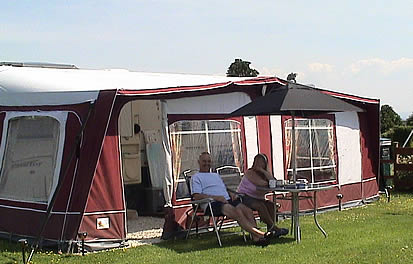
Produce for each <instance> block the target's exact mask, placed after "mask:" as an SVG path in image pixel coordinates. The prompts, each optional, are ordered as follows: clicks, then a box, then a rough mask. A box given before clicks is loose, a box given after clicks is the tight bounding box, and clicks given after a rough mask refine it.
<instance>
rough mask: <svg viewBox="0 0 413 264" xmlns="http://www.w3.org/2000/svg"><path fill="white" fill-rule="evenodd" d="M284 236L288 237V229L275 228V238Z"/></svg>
mask: <svg viewBox="0 0 413 264" xmlns="http://www.w3.org/2000/svg"><path fill="white" fill-rule="evenodd" d="M285 235H288V229H287V228H277V229H276V230H275V231H274V236H275V237H276V238H279V237H280V236H285Z"/></svg>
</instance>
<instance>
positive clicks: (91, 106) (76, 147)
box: [27, 101, 95, 263]
mask: <svg viewBox="0 0 413 264" xmlns="http://www.w3.org/2000/svg"><path fill="white" fill-rule="evenodd" d="M94 108H95V101H92V102H90V104H89V111H88V113H87V116H86V119H85V122H84V123H83V125H82V127H81V128H80V131H79V134H78V135H77V136H76V139H75V144H74V145H73V146H74V147H73V148H72V152H71V153H70V156H69V162H68V164H67V166H66V168H65V169H64V170H62V171H63V175H62V176H61V179H60V177H59V180H58V183H57V186H56V189H55V191H54V193H53V196H52V199H51V200H50V203H49V205H48V206H47V211H46V218H45V219H44V221H43V223H42V227H41V228H40V232H39V234H38V235H37V237H36V240H35V243H34V244H33V245H32V251H31V252H30V255H29V257H28V258H27V263H29V262H30V261H31V260H32V257H33V255H34V252H35V251H36V249H37V248H38V247H39V243H40V240H41V237H42V234H43V232H44V230H45V229H46V225H47V223H48V222H49V219H50V216H51V215H52V214H51V213H52V209H53V206H54V204H55V202H56V198H57V195H58V194H59V191H60V189H61V188H62V183H63V182H64V179H65V177H66V174H67V172H68V171H69V168H70V164H71V163H72V160H73V158H74V157H75V156H76V154H78V153H79V152H80V151H79V148H80V146H79V143H80V140H81V138H82V134H83V131H84V130H85V128H86V124H87V122H88V121H89V117H90V115H91V113H92V111H93V109H94Z"/></svg>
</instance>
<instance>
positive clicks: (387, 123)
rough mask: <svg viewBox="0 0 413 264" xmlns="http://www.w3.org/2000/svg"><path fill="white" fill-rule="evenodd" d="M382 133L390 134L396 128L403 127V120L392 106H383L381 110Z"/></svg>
mask: <svg viewBox="0 0 413 264" xmlns="http://www.w3.org/2000/svg"><path fill="white" fill-rule="evenodd" d="M380 123H381V133H385V132H388V131H389V130H390V129H392V128H394V127H395V126H401V125H402V124H403V123H402V119H401V117H400V115H399V114H398V113H396V112H395V111H394V110H393V108H392V107H391V106H390V105H382V107H381V110H380Z"/></svg>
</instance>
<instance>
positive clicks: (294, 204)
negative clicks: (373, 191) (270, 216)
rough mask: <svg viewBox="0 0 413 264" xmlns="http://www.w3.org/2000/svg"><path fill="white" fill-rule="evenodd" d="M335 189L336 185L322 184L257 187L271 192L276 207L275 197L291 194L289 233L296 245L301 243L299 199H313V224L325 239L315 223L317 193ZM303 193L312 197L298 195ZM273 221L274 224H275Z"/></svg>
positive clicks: (324, 232) (322, 231)
mask: <svg viewBox="0 0 413 264" xmlns="http://www.w3.org/2000/svg"><path fill="white" fill-rule="evenodd" d="M334 187H337V186H336V185H322V184H306V185H304V186H303V185H300V184H294V185H285V186H277V187H274V188H270V187H257V189H259V190H265V191H267V192H272V193H273V194H274V195H273V201H274V206H276V199H277V198H276V195H277V194H280V193H291V232H293V234H294V239H295V241H296V242H297V243H300V241H301V229H300V204H299V201H300V198H301V199H303V198H304V199H308V198H313V203H314V209H313V216H314V223H315V224H316V226H317V227H318V229H319V230H320V231H321V233H323V235H324V237H327V233H326V231H324V229H323V228H322V227H321V226H320V224H319V223H318V221H317V192H319V191H324V190H328V189H332V188H334ZM302 192H305V193H310V192H312V193H313V195H312V196H300V195H299V194H300V193H302ZM275 222H276V221H275V219H274V223H275Z"/></svg>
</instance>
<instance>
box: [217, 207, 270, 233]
mask: <svg viewBox="0 0 413 264" xmlns="http://www.w3.org/2000/svg"><path fill="white" fill-rule="evenodd" d="M222 213H223V214H224V215H226V216H228V217H230V218H232V219H234V220H236V221H237V222H238V224H239V225H240V226H241V227H242V228H243V229H244V230H246V231H247V232H249V233H250V234H251V235H252V236H253V237H254V240H258V239H260V238H263V237H264V234H265V233H264V232H262V231H260V230H258V229H257V228H255V227H254V226H253V225H251V223H250V222H249V220H247V218H245V216H244V215H243V214H242V213H241V212H240V210H237V209H236V208H235V207H234V206H232V205H230V204H224V205H223V206H222Z"/></svg>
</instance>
